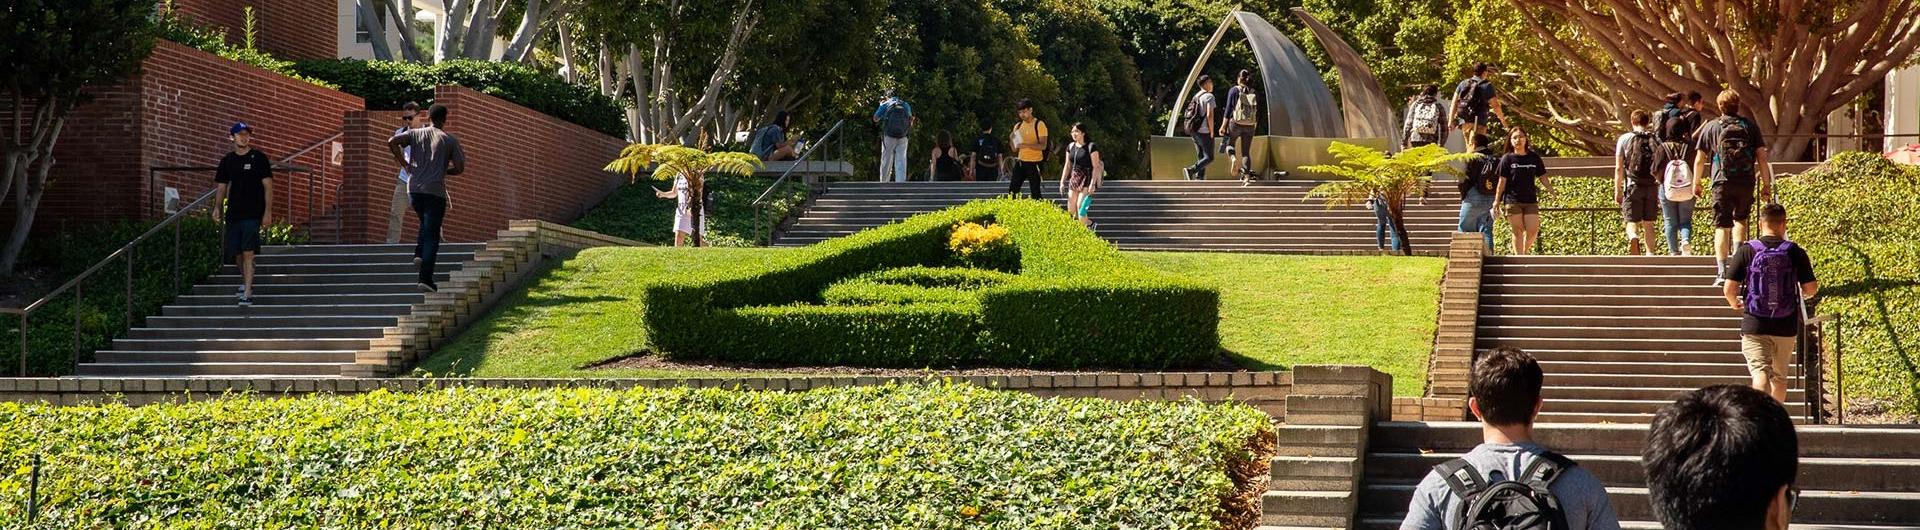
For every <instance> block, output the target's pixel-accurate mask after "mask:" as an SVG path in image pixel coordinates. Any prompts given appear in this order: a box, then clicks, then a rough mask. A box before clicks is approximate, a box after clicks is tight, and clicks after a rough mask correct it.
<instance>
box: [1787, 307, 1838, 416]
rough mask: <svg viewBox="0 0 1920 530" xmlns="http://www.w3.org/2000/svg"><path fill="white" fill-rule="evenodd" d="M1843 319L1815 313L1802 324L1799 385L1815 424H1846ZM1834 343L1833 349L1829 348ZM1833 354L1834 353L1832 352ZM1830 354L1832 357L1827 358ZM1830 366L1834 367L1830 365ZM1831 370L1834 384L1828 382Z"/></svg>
mask: <svg viewBox="0 0 1920 530" xmlns="http://www.w3.org/2000/svg"><path fill="white" fill-rule="evenodd" d="M1843 338H1844V337H1842V336H1841V325H1840V319H1839V318H1837V317H1836V316H1834V315H1813V317H1812V318H1809V319H1807V321H1806V323H1805V325H1803V326H1801V329H1800V336H1799V340H1798V341H1797V342H1798V343H1799V344H1797V345H1796V346H1797V347H1796V348H1795V352H1796V353H1795V360H1796V361H1798V362H1799V363H1800V388H1801V390H1802V393H1803V394H1805V395H1804V396H1803V398H1804V401H1805V402H1806V407H1807V418H1808V420H1809V421H1811V422H1812V423H1813V424H1815V425H1825V424H1828V423H1836V424H1844V423H1846V396H1845V390H1844V389H1845V386H1844V384H1843V383H1845V381H1844V379H1843V378H1844V376H1843V375H1842V374H1843V373H1845V370H1844V368H1843V367H1842V365H1841V361H1843V360H1844V359H1843V358H1842V355H1843V354H1842V350H1843V348H1842V346H1841V344H1842V342H1841V341H1842V339H1843ZM1829 346H1831V348H1832V349H1831V351H1829V350H1828V348H1829ZM1829 354H1831V355H1829ZM1829 357H1831V360H1829V359H1828V358H1829ZM1829 365H1831V368H1828V366H1829ZM1829 370H1831V371H1832V373H1831V375H1832V379H1833V384H1832V385H1831V386H1829V385H1828V384H1827V383H1828V381H1827V379H1828V375H1829V373H1828V371H1829Z"/></svg>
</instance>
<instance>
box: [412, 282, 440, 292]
mask: <svg viewBox="0 0 1920 530" xmlns="http://www.w3.org/2000/svg"><path fill="white" fill-rule="evenodd" d="M415 285H417V286H419V287H420V292H423V293H431V292H436V291H439V290H440V286H438V285H434V284H431V283H427V282H420V283H418V284H415Z"/></svg>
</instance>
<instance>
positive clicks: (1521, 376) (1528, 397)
mask: <svg viewBox="0 0 1920 530" xmlns="http://www.w3.org/2000/svg"><path fill="white" fill-rule="evenodd" d="M1469 377H1470V380H1469V381H1468V383H1467V396H1468V397H1467V408H1469V409H1472V410H1473V415H1474V416H1475V417H1478V418H1480V421H1481V422H1484V423H1486V424H1487V425H1492V426H1495V427H1513V426H1532V425H1533V417H1534V415H1536V414H1539V413H1540V386H1541V385H1542V384H1543V383H1544V381H1545V379H1546V375H1545V374H1544V373H1542V372H1541V371H1540V361H1537V360H1535V359H1534V358H1533V355H1532V354H1529V353H1527V352H1524V351H1520V349H1519V348H1515V347H1512V346H1501V347H1498V348H1494V349H1492V350H1488V351H1487V353H1483V354H1480V358H1479V359H1478V360H1475V361H1474V362H1473V373H1472V374H1470V376H1469Z"/></svg>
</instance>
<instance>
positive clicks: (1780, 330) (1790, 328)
mask: <svg viewBox="0 0 1920 530" xmlns="http://www.w3.org/2000/svg"><path fill="white" fill-rule="evenodd" d="M1784 241H1786V240H1785V239H1781V238H1778V237H1773V236H1760V242H1761V243H1763V244H1765V245H1766V246H1767V248H1774V247H1778V246H1780V243H1782V242H1784ZM1787 259H1789V260H1791V261H1793V274H1794V277H1795V278H1796V279H1798V280H1800V284H1802V285H1805V284H1806V283H1807V282H1811V281H1815V278H1814V276H1813V258H1810V257H1808V256H1807V250H1806V249H1804V248H1800V245H1794V246H1793V248H1790V249H1787ZM1752 264H1753V245H1750V244H1747V243H1740V244H1739V247H1738V248H1735V249H1734V251H1733V261H1731V262H1728V263H1727V272H1726V276H1725V278H1726V279H1727V281H1730V282H1741V284H1742V285H1741V288H1742V289H1745V288H1746V281H1747V267H1748V266H1750V265H1752ZM1744 295H1745V293H1742V296H1744ZM1740 332H1741V333H1745V334H1748V335H1771V336H1775V337H1792V336H1796V335H1799V334H1800V314H1799V313H1798V312H1795V313H1794V314H1793V315H1792V316H1788V317H1785V318H1760V317H1756V316H1753V315H1752V314H1751V313H1747V312H1745V311H1742V312H1741V318H1740Z"/></svg>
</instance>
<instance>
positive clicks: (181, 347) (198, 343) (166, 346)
mask: <svg viewBox="0 0 1920 530" xmlns="http://www.w3.org/2000/svg"><path fill="white" fill-rule="evenodd" d="M372 341H373V340H372V338H357V339H354V338H348V339H272V338H240V339H227V338H204V337H203V338H192V339H114V341H113V349H115V350H123V351H256V350H364V349H367V347H368V346H369V345H370V343H371V342H372Z"/></svg>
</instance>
